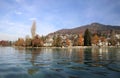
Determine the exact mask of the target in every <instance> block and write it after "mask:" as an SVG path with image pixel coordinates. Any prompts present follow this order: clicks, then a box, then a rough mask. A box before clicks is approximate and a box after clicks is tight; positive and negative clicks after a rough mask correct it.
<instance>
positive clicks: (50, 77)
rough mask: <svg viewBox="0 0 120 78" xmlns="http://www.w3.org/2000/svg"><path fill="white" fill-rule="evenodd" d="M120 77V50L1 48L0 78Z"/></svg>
mask: <svg viewBox="0 0 120 78" xmlns="http://www.w3.org/2000/svg"><path fill="white" fill-rule="evenodd" d="M113 77H114V78H120V48H77V49H75V48H74V49H65V48H64V49H60V48H54V49H53V48H39V49H23V48H13V47H0V78H113Z"/></svg>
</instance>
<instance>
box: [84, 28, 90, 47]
mask: <svg viewBox="0 0 120 78" xmlns="http://www.w3.org/2000/svg"><path fill="white" fill-rule="evenodd" d="M84 46H91V33H90V31H89V29H86V30H85V33H84Z"/></svg>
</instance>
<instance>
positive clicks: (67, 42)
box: [66, 38, 70, 46]
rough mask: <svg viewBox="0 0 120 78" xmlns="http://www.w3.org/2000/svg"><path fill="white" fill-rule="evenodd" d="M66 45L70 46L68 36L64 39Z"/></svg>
mask: <svg viewBox="0 0 120 78" xmlns="http://www.w3.org/2000/svg"><path fill="white" fill-rule="evenodd" d="M66 45H67V46H70V40H69V39H68V38H67V39H66Z"/></svg>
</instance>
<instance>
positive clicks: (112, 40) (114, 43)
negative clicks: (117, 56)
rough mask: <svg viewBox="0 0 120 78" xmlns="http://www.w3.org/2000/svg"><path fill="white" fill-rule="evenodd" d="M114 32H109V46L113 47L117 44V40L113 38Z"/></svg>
mask: <svg viewBox="0 0 120 78" xmlns="http://www.w3.org/2000/svg"><path fill="white" fill-rule="evenodd" d="M115 34H116V33H115V31H114V30H111V36H110V40H109V42H110V44H111V45H113V46H115V45H116V44H117V40H116V37H115Z"/></svg>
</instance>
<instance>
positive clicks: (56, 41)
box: [53, 36, 62, 47]
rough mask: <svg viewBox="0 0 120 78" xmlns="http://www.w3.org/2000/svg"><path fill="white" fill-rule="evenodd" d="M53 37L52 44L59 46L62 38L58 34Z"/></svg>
mask: <svg viewBox="0 0 120 78" xmlns="http://www.w3.org/2000/svg"><path fill="white" fill-rule="evenodd" d="M53 39H54V41H53V46H55V47H61V46H62V39H61V37H60V36H57V37H54V38H53Z"/></svg>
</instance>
